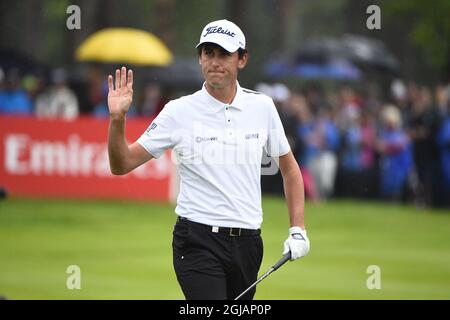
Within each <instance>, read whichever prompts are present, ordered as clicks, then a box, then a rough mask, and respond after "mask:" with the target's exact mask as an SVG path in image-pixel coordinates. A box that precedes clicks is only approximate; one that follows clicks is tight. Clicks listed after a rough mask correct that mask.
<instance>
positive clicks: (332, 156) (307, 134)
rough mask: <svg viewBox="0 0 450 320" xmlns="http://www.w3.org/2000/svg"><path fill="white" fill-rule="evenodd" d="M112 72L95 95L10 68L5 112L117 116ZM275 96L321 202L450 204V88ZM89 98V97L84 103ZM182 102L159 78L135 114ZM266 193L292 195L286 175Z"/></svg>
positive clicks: (269, 88)
mask: <svg viewBox="0 0 450 320" xmlns="http://www.w3.org/2000/svg"><path fill="white" fill-rule="evenodd" d="M105 79H106V76H104V75H102V74H98V73H97V74H92V75H91V77H90V78H89V81H88V83H89V88H88V89H89V90H88V91H87V95H88V97H87V98H86V97H80V95H79V94H78V95H77V94H76V93H75V92H74V90H72V89H71V88H70V86H69V84H68V77H67V72H66V71H65V70H64V69H55V70H53V71H52V72H51V74H50V81H49V82H48V84H47V82H46V81H44V80H43V79H41V78H39V77H31V76H25V77H22V76H21V75H20V73H19V72H18V71H17V70H14V69H11V70H8V72H4V71H3V70H2V69H1V68H0V114H9V115H35V116H36V117H38V118H56V117H58V118H63V119H66V120H71V119H75V118H77V117H78V116H79V115H80V114H81V113H84V112H81V111H80V101H89V102H90V103H91V105H92V107H91V108H90V110H89V111H90V114H92V115H93V116H96V117H104V116H108V107H107V104H106V103H107V84H106V81H105ZM255 89H256V91H260V92H262V93H265V94H267V95H269V96H270V97H272V99H273V100H274V103H275V105H276V107H277V109H278V113H279V115H280V118H281V120H282V122H283V125H284V128H285V132H286V135H287V137H288V140H289V143H290V145H291V149H292V151H293V153H294V155H295V157H296V158H297V160H298V162H299V164H300V166H301V169H302V173H303V179H304V183H305V193H306V196H307V197H308V198H309V199H311V200H312V201H320V200H325V199H327V198H329V197H352V198H369V199H385V200H391V201H408V202H413V203H415V204H416V205H417V206H420V207H423V206H433V207H449V206H450V107H449V100H450V99H449V97H450V85H444V84H441V85H437V86H436V87H434V88H432V89H431V88H429V87H426V86H422V85H419V84H417V83H415V82H410V83H406V84H405V83H404V82H403V81H401V80H395V81H393V82H392V84H391V87H390V92H389V94H388V95H387V96H386V94H385V95H383V94H381V93H379V92H378V91H379V90H377V87H376V86H374V85H368V86H367V89H366V90H364V92H359V91H358V90H356V89H355V88H354V87H352V86H351V85H341V86H340V87H338V88H337V89H324V88H322V87H321V86H319V85H318V84H313V85H305V86H304V87H300V88H294V89H293V88H288V87H287V86H286V85H284V84H281V83H275V84H268V83H260V84H258V85H257V86H256V88H255ZM80 98H81V99H80ZM171 98H173V96H171V97H168V96H164V94H163V91H162V90H161V87H160V86H159V85H158V83H157V82H150V83H147V84H144V86H143V87H142V90H141V94H140V95H139V97H138V98H137V99H135V101H136V102H134V103H133V107H132V108H131V114H130V115H131V116H133V115H134V116H146V117H154V116H156V115H157V114H158V113H159V112H160V111H161V109H162V108H163V107H164V104H165V103H166V102H167V101H168V100H170V99H171ZM262 188H263V191H265V192H274V193H282V190H283V189H282V180H281V177H280V174H279V173H278V174H277V175H274V176H263V177H262Z"/></svg>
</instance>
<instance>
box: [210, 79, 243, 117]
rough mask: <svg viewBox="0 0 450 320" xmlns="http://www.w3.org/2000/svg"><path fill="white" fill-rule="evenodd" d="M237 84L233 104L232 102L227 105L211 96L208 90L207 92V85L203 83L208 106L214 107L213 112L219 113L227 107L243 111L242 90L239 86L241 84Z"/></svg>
mask: <svg viewBox="0 0 450 320" xmlns="http://www.w3.org/2000/svg"><path fill="white" fill-rule="evenodd" d="M236 84H237V87H236V95H235V96H234V99H233V102H231V103H230V104H227V103H223V102H222V101H219V100H217V99H216V98H214V97H213V96H212V95H210V94H209V92H208V90H206V87H205V83H203V86H202V93H203V96H204V97H205V98H206V100H207V102H208V105H210V106H212V108H213V110H212V111H213V112H218V111H220V110H222V108H225V107H232V108H236V109H238V110H242V109H243V92H242V88H241V86H240V85H239V82H236Z"/></svg>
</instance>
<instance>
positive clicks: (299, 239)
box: [283, 227, 309, 260]
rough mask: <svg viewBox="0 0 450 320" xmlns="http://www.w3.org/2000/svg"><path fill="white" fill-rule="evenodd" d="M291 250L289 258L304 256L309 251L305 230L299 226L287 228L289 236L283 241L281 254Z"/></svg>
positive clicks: (294, 258)
mask: <svg viewBox="0 0 450 320" xmlns="http://www.w3.org/2000/svg"><path fill="white" fill-rule="evenodd" d="M289 251H291V260H296V259H298V258H300V257H303V256H306V255H307V254H308V252H309V239H308V236H307V235H306V230H303V229H302V228H300V227H292V228H289V237H288V238H287V240H286V241H285V242H284V251H283V255H284V254H286V253H288V252H289Z"/></svg>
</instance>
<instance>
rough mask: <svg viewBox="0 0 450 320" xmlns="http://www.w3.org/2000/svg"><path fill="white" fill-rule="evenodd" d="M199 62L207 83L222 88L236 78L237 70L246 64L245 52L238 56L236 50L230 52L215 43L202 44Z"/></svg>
mask: <svg viewBox="0 0 450 320" xmlns="http://www.w3.org/2000/svg"><path fill="white" fill-rule="evenodd" d="M199 63H200V65H201V66H202V73H203V77H204V78H205V80H206V83H207V85H209V86H210V87H212V88H214V89H223V88H226V87H227V86H229V85H230V84H232V83H235V82H236V80H237V75H238V70H240V69H243V68H244V67H245V65H246V64H247V53H246V54H244V55H243V57H241V58H239V54H238V52H237V51H236V52H233V53H230V52H228V51H226V50H225V49H223V48H222V47H220V46H218V45H215V44H209V43H208V44H205V45H203V46H202V49H201V52H200V57H199Z"/></svg>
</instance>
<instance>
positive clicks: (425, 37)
mask: <svg viewBox="0 0 450 320" xmlns="http://www.w3.org/2000/svg"><path fill="white" fill-rule="evenodd" d="M381 5H382V12H383V15H384V17H385V18H386V19H389V20H400V19H401V20H402V21H407V23H408V24H409V25H410V28H411V32H410V35H411V37H412V40H413V41H414V43H415V44H417V45H418V46H419V47H420V48H421V49H422V50H423V52H424V53H425V54H426V56H427V57H428V59H429V61H430V62H431V64H432V65H433V66H434V67H435V68H437V69H438V70H439V72H440V74H441V75H442V76H444V77H446V80H448V79H449V77H450V19H449V15H450V1H448V0H433V1H423V0H398V1H387V0H384V1H383V2H382V4H381Z"/></svg>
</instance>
